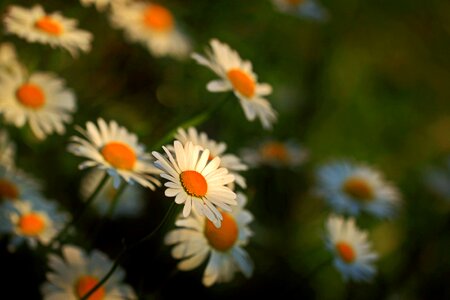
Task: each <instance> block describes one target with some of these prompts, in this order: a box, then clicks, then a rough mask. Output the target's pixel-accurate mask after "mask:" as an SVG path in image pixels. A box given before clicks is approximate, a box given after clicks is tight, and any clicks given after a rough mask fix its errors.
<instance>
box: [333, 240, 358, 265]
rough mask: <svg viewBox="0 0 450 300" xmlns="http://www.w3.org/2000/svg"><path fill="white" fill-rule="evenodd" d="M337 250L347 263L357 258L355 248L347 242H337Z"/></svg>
mask: <svg viewBox="0 0 450 300" xmlns="http://www.w3.org/2000/svg"><path fill="white" fill-rule="evenodd" d="M336 250H337V252H338V254H339V256H340V257H341V259H342V260H343V261H344V262H346V263H352V262H353V261H354V260H355V258H356V254H355V250H353V247H352V246H350V245H349V244H348V243H346V242H339V243H336Z"/></svg>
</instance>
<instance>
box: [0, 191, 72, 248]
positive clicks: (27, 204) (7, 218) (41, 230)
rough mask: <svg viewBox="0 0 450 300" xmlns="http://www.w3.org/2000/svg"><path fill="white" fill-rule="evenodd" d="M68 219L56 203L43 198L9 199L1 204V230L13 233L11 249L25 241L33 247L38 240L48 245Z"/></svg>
mask: <svg viewBox="0 0 450 300" xmlns="http://www.w3.org/2000/svg"><path fill="white" fill-rule="evenodd" d="M66 220H67V215H66V214H64V213H60V212H58V211H57V208H56V205H55V203H53V202H49V201H47V200H43V199H34V200H32V201H30V200H16V201H13V202H11V201H8V202H4V203H3V204H2V205H1V206H0V232H2V233H5V234H11V235H12V239H11V242H10V244H9V250H10V251H14V250H15V249H16V248H17V246H19V245H20V244H21V243H23V242H24V241H26V242H27V243H28V244H29V245H30V247H32V248H34V247H36V245H37V243H38V242H39V243H41V244H42V245H47V244H48V243H49V242H50V241H51V240H52V238H53V237H54V236H55V235H56V234H57V233H58V232H59V230H60V229H61V228H62V227H63V225H64V223H65V222H66Z"/></svg>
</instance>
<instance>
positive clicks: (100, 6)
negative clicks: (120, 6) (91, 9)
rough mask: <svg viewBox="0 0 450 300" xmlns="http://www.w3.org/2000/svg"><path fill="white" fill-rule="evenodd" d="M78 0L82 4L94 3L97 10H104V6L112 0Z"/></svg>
mask: <svg viewBox="0 0 450 300" xmlns="http://www.w3.org/2000/svg"><path fill="white" fill-rule="evenodd" d="M80 1H81V5H83V6H90V5H95V7H96V8H97V10H99V11H103V10H105V8H106V7H108V5H110V3H111V1H112V0H80Z"/></svg>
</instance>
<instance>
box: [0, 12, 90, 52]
mask: <svg viewBox="0 0 450 300" xmlns="http://www.w3.org/2000/svg"><path fill="white" fill-rule="evenodd" d="M4 23H5V27H6V31H7V32H9V33H13V34H16V35H18V36H20V37H21V38H24V39H25V40H27V41H28V42H38V43H41V44H49V45H50V46H51V47H53V48H54V47H62V48H65V49H66V50H67V51H69V52H70V54H71V55H72V56H77V55H78V51H79V50H81V51H83V52H88V51H89V50H90V49H91V41H92V34H91V33H89V32H87V31H84V30H81V29H78V28H77V23H78V22H77V20H74V19H67V18H65V17H64V16H62V15H61V14H60V13H59V12H54V13H51V14H47V13H46V12H45V11H44V9H43V8H42V6H40V5H35V6H33V7H32V8H30V9H28V8H24V7H20V6H16V5H12V6H10V7H9V10H8V12H7V14H6V16H5V19H4Z"/></svg>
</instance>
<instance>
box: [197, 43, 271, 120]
mask: <svg viewBox="0 0 450 300" xmlns="http://www.w3.org/2000/svg"><path fill="white" fill-rule="evenodd" d="M210 44H211V51H210V50H209V49H208V50H206V54H207V57H204V56H202V55H200V54H197V53H193V54H192V58H193V59H195V60H196V61H197V63H199V64H200V65H203V66H206V67H208V68H210V69H211V70H212V71H213V72H214V73H216V74H217V75H218V76H219V77H220V79H219V80H213V81H211V82H209V83H208V85H207V89H208V90H209V91H210V92H226V91H233V92H234V94H235V95H236V97H237V98H238V99H239V102H240V104H241V106H242V109H243V110H244V113H245V116H246V117H247V119H248V120H249V121H253V120H255V118H256V117H258V118H259V119H260V120H261V123H262V125H263V127H264V128H266V129H270V128H271V127H272V123H274V122H275V121H276V119H277V114H276V112H275V110H274V109H273V108H272V106H271V105H270V103H269V101H267V100H266V99H264V98H263V97H264V96H267V95H269V94H271V93H272V87H271V86H270V85H269V84H267V83H258V78H257V76H256V74H255V73H254V72H253V70H252V63H251V62H249V61H247V60H242V59H241V57H240V56H239V54H238V53H237V52H236V51H235V50H233V49H231V48H230V47H229V46H228V45H227V44H224V43H221V42H220V41H218V40H216V39H213V40H211V42H210Z"/></svg>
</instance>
